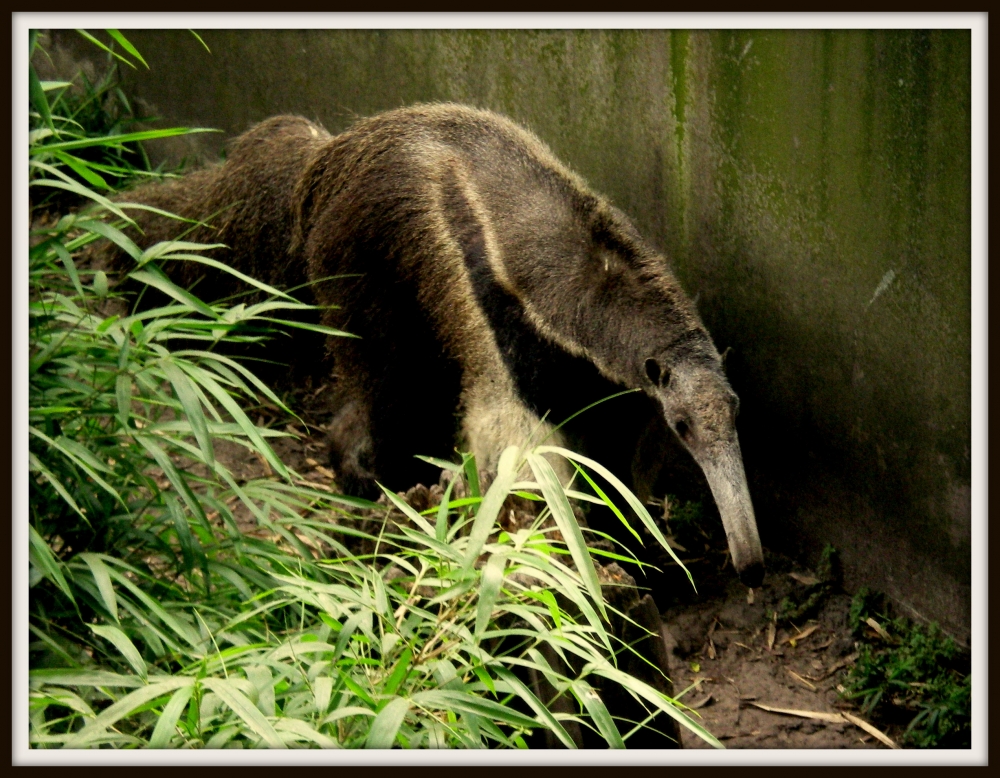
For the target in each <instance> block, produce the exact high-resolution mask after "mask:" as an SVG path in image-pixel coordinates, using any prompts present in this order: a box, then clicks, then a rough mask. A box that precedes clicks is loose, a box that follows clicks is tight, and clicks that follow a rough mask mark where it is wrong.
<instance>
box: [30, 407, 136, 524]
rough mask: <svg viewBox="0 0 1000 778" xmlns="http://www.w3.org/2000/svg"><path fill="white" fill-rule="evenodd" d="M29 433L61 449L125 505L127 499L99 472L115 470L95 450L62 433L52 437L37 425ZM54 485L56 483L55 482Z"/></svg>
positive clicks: (60, 450) (61, 451)
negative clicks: (102, 460) (95, 453)
mask: <svg viewBox="0 0 1000 778" xmlns="http://www.w3.org/2000/svg"><path fill="white" fill-rule="evenodd" d="M28 433H29V434H31V435H34V436H35V437H38V438H41V439H42V440H44V441H45V442H46V443H48V444H49V445H50V446H52V448H54V449H56V450H57V451H59V452H60V453H61V454H63V455H64V456H65V457H66V458H67V459H69V460H70V461H71V462H73V464H75V465H76V466H77V467H79V468H80V469H81V470H83V471H84V472H85V473H86V474H87V475H89V476H90V477H91V478H93V479H94V482H95V483H96V484H97V485H98V486H100V487H101V488H102V489H104V491H106V492H107V493H108V494H110V495H111V496H112V497H114V498H115V499H116V500H117V501H118V502H119V503H121V504H122V505H123V506H124V505H125V501H124V500H122V498H121V495H119V494H118V492H117V490H116V489H115V488H114V487H113V486H111V484H109V483H108V482H107V481H105V480H104V479H103V478H101V477H100V476H99V475H98V474H97V471H98V470H102V471H104V472H106V473H113V472H114V471H113V470H112V469H111V468H110V467H108V466H107V465H106V464H104V463H103V462H101V461H100V460H99V459H97V457H95V456H94V454H93V452H91V451H89V450H88V449H87V448H85V447H84V446H82V445H80V444H79V443H77V442H76V441H75V440H73V439H71V438H67V437H66V436H65V435H60V436H59V437H58V438H56V439H54V440H53V439H52V438H50V437H49V436H48V435H46V434H45V433H44V432H42V431H41V430H39V429H38V428H36V427H28ZM53 485H54V484H53Z"/></svg>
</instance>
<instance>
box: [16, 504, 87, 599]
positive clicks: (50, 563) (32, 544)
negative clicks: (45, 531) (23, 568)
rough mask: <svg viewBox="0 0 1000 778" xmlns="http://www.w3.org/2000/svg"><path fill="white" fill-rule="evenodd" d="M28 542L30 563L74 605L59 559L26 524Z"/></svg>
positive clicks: (43, 540) (32, 528)
mask: <svg viewBox="0 0 1000 778" xmlns="http://www.w3.org/2000/svg"><path fill="white" fill-rule="evenodd" d="M78 512H79V511H78ZM28 544H29V546H28V555H29V559H30V560H31V562H32V564H34V565H35V567H37V568H38V569H39V570H41V571H42V572H43V573H45V577H46V578H48V579H49V580H50V581H52V583H54V584H55V585H56V586H58V587H59V589H60V591H62V593H63V594H65V595H66V596H67V597H68V598H69V601H70V602H71V603H73V605H74V607H75V606H76V600H75V599H74V597H73V592H72V590H71V589H70V587H69V584H68V583H67V581H66V577H65V576H64V575H63V573H62V570H61V569H60V568H61V565H60V563H59V561H58V560H57V559H56V557H55V554H53V553H52V549H51V548H49V544H48V543H46V542H45V539H44V538H43V537H42V536H41V535H39V534H38V530H36V529H35V528H34V527H33V526H32V525H30V524H29V525H28Z"/></svg>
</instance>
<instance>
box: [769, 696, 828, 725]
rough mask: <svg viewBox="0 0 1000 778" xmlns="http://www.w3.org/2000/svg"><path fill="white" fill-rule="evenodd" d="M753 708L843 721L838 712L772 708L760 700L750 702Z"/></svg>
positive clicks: (823, 719)
mask: <svg viewBox="0 0 1000 778" xmlns="http://www.w3.org/2000/svg"><path fill="white" fill-rule="evenodd" d="M750 704H751V705H753V706H754V707H755V708H760V709H761V710H766V711H768V712H769V713H783V714H785V715H786V716H798V717H799V718H803V719H818V720H820V721H830V722H832V723H834V724H839V723H841V722H843V721H844V717H843V716H841V715H840V714H839V713H824V712H822V711H818V710H795V709H793V708H772V707H771V706H770V705H764V704H763V703H760V702H752V701H751V702H750Z"/></svg>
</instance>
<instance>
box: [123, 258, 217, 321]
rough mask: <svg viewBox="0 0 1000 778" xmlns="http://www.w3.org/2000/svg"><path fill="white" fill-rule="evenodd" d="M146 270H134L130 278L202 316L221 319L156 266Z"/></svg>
mask: <svg viewBox="0 0 1000 778" xmlns="http://www.w3.org/2000/svg"><path fill="white" fill-rule="evenodd" d="M145 268H146V269H144V270H133V271H132V272H131V273H129V277H131V278H133V279H135V280H136V281H138V282H139V283H142V284H146V285H147V286H151V287H153V288H154V289H159V290H160V291H161V292H163V293H164V294H167V295H169V296H170V297H173V298H174V299H175V300H177V302H179V303H183V304H184V305H187V306H190V307H191V308H192V309H194V310H196V311H198V313H200V314H201V315H202V316H205V317H207V318H209V319H215V320H218V319H219V314H217V313H216V312H215V311H213V310H212V309H211V308H210V307H209V306H207V305H205V303H203V302H202V301H201V300H199V299H198V298H197V297H195V296H194V295H193V294H191V293H190V292H189V291H187V290H186V289H181V288H180V287H179V286H177V284H175V283H174V282H173V281H171V280H170V279H169V278H167V277H166V276H165V275H163V271H162V270H160V269H159V268H158V267H156V266H154V265H146V266H145Z"/></svg>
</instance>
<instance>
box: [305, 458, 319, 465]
mask: <svg viewBox="0 0 1000 778" xmlns="http://www.w3.org/2000/svg"><path fill="white" fill-rule="evenodd" d="M306 464H307V465H309V467H316V465H318V464H319V462H317V461H316V460H315V459H313V458H312V457H306Z"/></svg>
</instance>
